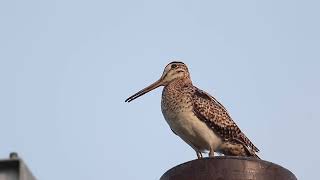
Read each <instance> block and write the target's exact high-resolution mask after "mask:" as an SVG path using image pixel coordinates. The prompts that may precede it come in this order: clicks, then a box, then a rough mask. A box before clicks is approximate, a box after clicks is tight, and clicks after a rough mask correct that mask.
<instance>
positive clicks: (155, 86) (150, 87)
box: [125, 79, 162, 102]
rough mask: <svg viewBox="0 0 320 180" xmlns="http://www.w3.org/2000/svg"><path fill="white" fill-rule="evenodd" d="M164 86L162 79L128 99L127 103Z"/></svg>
mask: <svg viewBox="0 0 320 180" xmlns="http://www.w3.org/2000/svg"><path fill="white" fill-rule="evenodd" d="M161 85H162V79H159V80H158V81H156V82H154V83H153V84H151V85H150V86H148V87H146V88H144V89H142V90H141V91H139V92H137V93H135V94H134V95H132V96H130V97H129V98H128V99H126V101H125V102H131V101H133V100H135V99H137V98H138V97H140V96H142V95H144V94H146V93H148V92H150V91H152V90H154V89H156V88H157V87H159V86H161Z"/></svg>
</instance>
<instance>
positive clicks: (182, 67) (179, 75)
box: [126, 61, 190, 102]
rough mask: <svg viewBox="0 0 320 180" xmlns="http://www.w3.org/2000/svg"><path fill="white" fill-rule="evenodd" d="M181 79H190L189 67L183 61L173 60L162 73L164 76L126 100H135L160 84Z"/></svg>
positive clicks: (164, 84)
mask: <svg viewBox="0 0 320 180" xmlns="http://www.w3.org/2000/svg"><path fill="white" fill-rule="evenodd" d="M179 79H190V75H189V71H188V67H187V65H186V64H184V63H183V62H179V61H173V62H171V63H169V64H168V65H167V66H166V67H165V68H164V71H163V73H162V76H161V77H160V79H159V80H157V81H156V82H154V83H152V84H151V85H149V86H148V87H146V88H144V89H142V90H141V91H139V92H137V93H136V94H134V95H132V96H130V97H129V98H128V99H126V102H130V101H133V100H134V99H136V98H138V97H140V96H142V95H144V94H146V93H148V92H150V91H152V90H154V89H156V88H158V87H160V86H166V85H168V84H169V83H171V82H173V81H176V80H179Z"/></svg>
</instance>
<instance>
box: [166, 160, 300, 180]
mask: <svg viewBox="0 0 320 180" xmlns="http://www.w3.org/2000/svg"><path fill="white" fill-rule="evenodd" d="M296 179H297V178H296V177H295V175H294V174H293V173H292V172H290V171H289V170H287V169H285V168H283V167H281V166H279V165H277V164H274V163H271V162H268V161H264V160H259V159H254V158H244V157H228V156H218V157H215V158H204V159H199V160H193V161H189V162H186V163H183V164H180V165H178V166H176V167H174V168H172V169H170V170H168V171H167V172H166V173H164V174H163V175H162V177H161V178H160V180H296Z"/></svg>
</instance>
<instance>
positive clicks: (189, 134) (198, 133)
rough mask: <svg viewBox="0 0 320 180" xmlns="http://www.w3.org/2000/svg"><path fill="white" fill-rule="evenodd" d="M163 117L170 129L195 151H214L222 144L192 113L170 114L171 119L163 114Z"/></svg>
mask: <svg viewBox="0 0 320 180" xmlns="http://www.w3.org/2000/svg"><path fill="white" fill-rule="evenodd" d="M170 114H171V113H170ZM163 115H164V117H165V119H166V121H167V123H168V124H169V126H170V128H171V129H172V130H173V131H174V132H175V133H176V134H177V135H178V136H179V137H181V139H183V140H184V141H185V142H186V143H188V144H189V145H190V146H191V147H192V148H193V149H194V150H196V151H200V152H205V151H211V150H213V151H216V150H217V148H218V147H219V146H220V144H221V143H222V141H221V139H220V138H219V137H218V136H217V135H216V134H215V133H214V132H213V131H212V130H211V129H209V128H208V126H207V125H206V124H205V123H204V122H202V121H201V120H199V119H198V118H197V117H196V116H195V115H194V114H193V112H192V111H184V112H179V113H177V114H175V115H173V114H171V115H173V116H171V117H169V116H168V115H169V114H166V113H165V112H163Z"/></svg>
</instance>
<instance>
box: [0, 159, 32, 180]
mask: <svg viewBox="0 0 320 180" xmlns="http://www.w3.org/2000/svg"><path fill="white" fill-rule="evenodd" d="M0 180H36V178H35V177H34V176H33V175H32V173H31V172H30V171H29V169H28V168H27V166H26V165H25V164H24V162H23V161H22V160H21V159H20V158H19V157H18V154H17V153H11V154H10V159H4V160H0Z"/></svg>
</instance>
